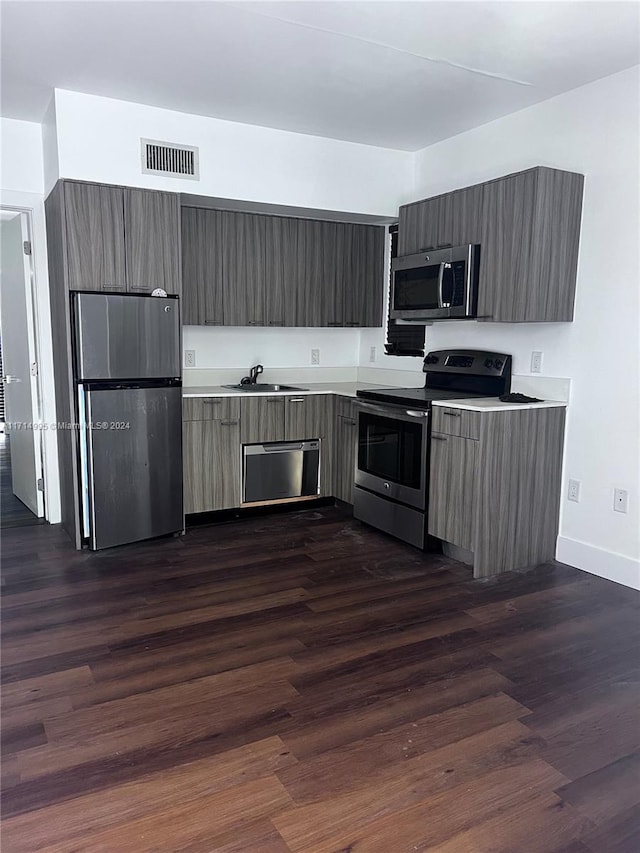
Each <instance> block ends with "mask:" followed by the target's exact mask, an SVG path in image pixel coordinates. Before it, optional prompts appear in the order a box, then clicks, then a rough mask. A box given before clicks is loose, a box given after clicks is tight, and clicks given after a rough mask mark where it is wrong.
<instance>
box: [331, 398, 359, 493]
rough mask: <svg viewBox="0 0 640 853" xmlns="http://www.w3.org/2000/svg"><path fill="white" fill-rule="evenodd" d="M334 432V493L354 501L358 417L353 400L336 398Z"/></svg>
mask: <svg viewBox="0 0 640 853" xmlns="http://www.w3.org/2000/svg"><path fill="white" fill-rule="evenodd" d="M335 405H336V420H335V434H334V448H335V453H334V471H333V494H334V496H335V497H336V498H338V499H339V500H341V501H346V502H347V503H350V504H352V503H353V483H354V475H355V461H356V444H357V418H356V407H355V403H354V401H353V400H349V399H347V398H345V397H337V398H336V404H335Z"/></svg>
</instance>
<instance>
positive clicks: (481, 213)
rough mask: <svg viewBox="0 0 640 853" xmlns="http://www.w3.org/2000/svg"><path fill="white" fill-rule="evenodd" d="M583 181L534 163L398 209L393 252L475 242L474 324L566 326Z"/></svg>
mask: <svg viewBox="0 0 640 853" xmlns="http://www.w3.org/2000/svg"><path fill="white" fill-rule="evenodd" d="M583 184H584V177H583V176H582V175H578V174H575V173H573V172H564V171H560V170H558V169H548V168H545V167H541V166H540V167H536V168H535V169H529V170H527V171H525V172H518V173H516V174H514V175H507V176H506V177H504V178H499V179H497V180H494V181H489V182H487V183H485V184H478V185H477V186H473V187H467V188H465V189H462V190H456V191H455V192H451V193H446V194H444V195H441V196H436V197H435V198H431V199H425V200H424V201H419V202H415V203H413V204H409V205H405V206H404V207H401V208H400V217H399V227H398V254H399V255H410V254H414V253H416V252H420V251H422V250H424V249H430V248H437V247H442V246H448V245H452V246H459V245H464V244H466V243H479V244H480V281H479V285H478V319H479V320H486V321H493V322H508V323H531V322H547V323H550V322H561V321H570V320H572V319H573V303H574V296H575V286H576V272H577V262H578V246H579V240H580V220H581V213H582V192H583Z"/></svg>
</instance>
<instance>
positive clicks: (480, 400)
mask: <svg viewBox="0 0 640 853" xmlns="http://www.w3.org/2000/svg"><path fill="white" fill-rule="evenodd" d="M366 388H380V386H379V385H376V384H374V383H369V382H307V384H306V385H304V390H303V391H239V390H235V389H233V388H225V387H224V386H223V385H192V386H190V387H187V388H183V389H182V396H183V397H278V396H281V397H285V396H289V397H290V396H294V397H298V396H305V395H308V394H337V395H338V396H341V397H355V396H356V392H357V391H359V390H360V389H363V390H364V389H366ZM433 405H434V406H445V407H446V408H448V409H465V410H466V411H469V412H511V411H516V410H517V409H553V408H556V407H558V406H566V405H567V404H566V403H562V402H560V401H559V400H544V401H543V402H542V403H501V402H500V400H498V398H497V397H476V398H470V399H468V400H434V402H433Z"/></svg>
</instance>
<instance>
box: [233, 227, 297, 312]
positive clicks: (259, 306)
mask: <svg viewBox="0 0 640 853" xmlns="http://www.w3.org/2000/svg"><path fill="white" fill-rule="evenodd" d="M281 230H282V229H281V227H280V220H279V219H278V218H276V217H271V216H261V215H256V214H251V213H231V212H223V213H222V246H221V250H222V251H221V255H222V260H221V263H222V293H223V306H224V309H223V316H224V324H225V325H226V326H284V282H283V264H282V260H283V259H282V245H281V239H282V234H281Z"/></svg>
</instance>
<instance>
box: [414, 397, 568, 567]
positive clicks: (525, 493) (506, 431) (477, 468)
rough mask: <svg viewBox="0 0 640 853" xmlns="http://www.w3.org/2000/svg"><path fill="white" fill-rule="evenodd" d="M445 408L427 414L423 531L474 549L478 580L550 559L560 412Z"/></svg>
mask: <svg viewBox="0 0 640 853" xmlns="http://www.w3.org/2000/svg"><path fill="white" fill-rule="evenodd" d="M447 411H449V412H453V411H454V409H453V408H452V409H449V410H447V409H444V408H442V407H439V406H434V409H433V430H432V436H431V461H430V481H429V515H428V519H429V522H428V529H429V533H430V534H431V535H432V536H436V537H437V538H439V539H442V540H443V541H445V542H449V543H451V544H452V545H456V546H457V547H459V548H463V549H465V550H466V551H470V552H472V553H473V566H474V577H476V578H478V577H489V576H490V575H494V574H499V573H501V572H506V571H511V570H514V569H518V568H522V567H525V566H534V565H537V564H539V563H543V562H545V561H547V560H551V559H553V558H554V556H555V547H556V539H557V535H558V511H559V503H560V478H561V471H562V450H563V437H564V422H565V409H564V407H557V408H542V409H521V410H516V411H496V412H481V413H478V412H466V411H460V415H461V417H460V418H459V419H458V418H455V417H447ZM465 415H466V416H473V417H471V418H469V417H467V418H464V417H462V416H465ZM468 436H474V437H468Z"/></svg>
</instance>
